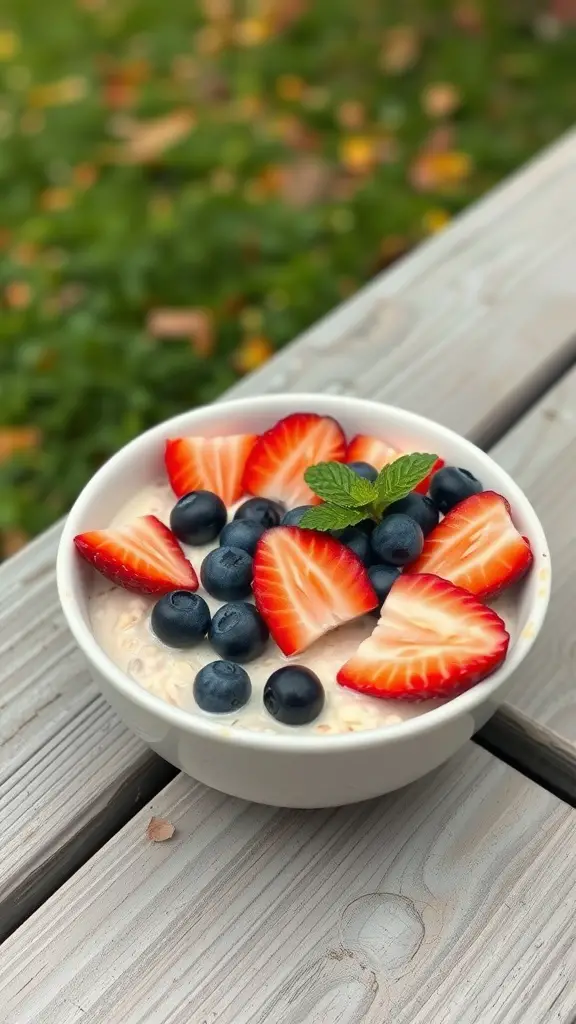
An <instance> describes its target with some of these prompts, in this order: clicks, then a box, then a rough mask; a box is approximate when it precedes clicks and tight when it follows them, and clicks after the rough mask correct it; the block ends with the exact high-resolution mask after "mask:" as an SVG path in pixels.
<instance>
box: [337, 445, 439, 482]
mask: <svg viewBox="0 0 576 1024" xmlns="http://www.w3.org/2000/svg"><path fill="white" fill-rule="evenodd" d="M410 454H411V453H410V452H408V451H400V450H399V449H397V448H392V447H391V446H390V445H389V444H387V443H386V441H381V440H380V438H378V437H368V435H367V434H356V437H353V438H352V440H351V441H350V444H349V445H348V450H347V452H346V462H367V463H368V465H369V466H374V468H375V469H377V470H378V471H380V470H381V469H382V468H383V467H384V466H387V465H388V464H389V463H390V462H394V461H395V460H396V459H399V458H400V456H401V455H410ZM443 465H444V459H436V462H435V463H434V465H433V466H432V469H431V470H430V472H429V474H428V476H427V477H425V479H424V480H421V481H420V483H419V484H418V486H417V487H415V488H414V490H415V491H418V493H419V494H428V488H429V486H430V478H431V477H432V475H433V474H434V473H436V472H438V470H439V469H442V466H443Z"/></svg>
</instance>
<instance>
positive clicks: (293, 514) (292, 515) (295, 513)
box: [280, 505, 314, 526]
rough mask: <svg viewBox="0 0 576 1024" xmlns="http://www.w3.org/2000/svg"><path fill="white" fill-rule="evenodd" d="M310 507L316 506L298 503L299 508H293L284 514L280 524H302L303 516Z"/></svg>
mask: <svg viewBox="0 0 576 1024" xmlns="http://www.w3.org/2000/svg"><path fill="white" fill-rule="evenodd" d="M310 508H314V505H298V507H297V508H291V509H290V510H289V511H288V512H285V513H284V515H283V516H282V519H281V520H280V526H300V521H301V519H302V516H303V515H304V513H305V512H307V511H308V509H310Z"/></svg>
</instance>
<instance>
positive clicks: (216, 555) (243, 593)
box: [200, 547, 252, 601]
mask: <svg viewBox="0 0 576 1024" xmlns="http://www.w3.org/2000/svg"><path fill="white" fill-rule="evenodd" d="M200 579H201V580H202V586H203V587H204V589H205V590H207V591H208V593H209V594H211V595H212V597H217V598H218V600H219V601H241V600H242V598H243V597H249V596H250V592H251V586H252V559H251V557H250V555H249V554H248V552H247V551H242V549H241V548H229V547H225V548H214V550H213V551H210V553H209V554H207V555H206V558H205V559H204V561H203V562H202V565H201V567H200Z"/></svg>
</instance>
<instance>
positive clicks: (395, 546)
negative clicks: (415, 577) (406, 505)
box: [370, 514, 424, 565]
mask: <svg viewBox="0 0 576 1024" xmlns="http://www.w3.org/2000/svg"><path fill="white" fill-rule="evenodd" d="M370 543H371V545H372V551H373V553H374V561H376V562H387V563H388V564H389V565H408V562H413V561H414V559H415V558H418V555H419V554H421V552H422V548H423V546H424V534H423V533H422V530H421V528H420V527H419V526H418V523H417V522H416V521H415V520H414V519H411V518H410V516H403V515H398V514H396V515H392V516H386V518H385V519H383V520H382V522H381V523H379V524H378V526H377V527H376V529H375V530H374V533H373V534H372V536H371V538H370Z"/></svg>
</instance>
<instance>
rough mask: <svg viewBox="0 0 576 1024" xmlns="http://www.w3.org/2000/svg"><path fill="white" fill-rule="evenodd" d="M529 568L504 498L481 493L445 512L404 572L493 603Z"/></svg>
mask: <svg viewBox="0 0 576 1024" xmlns="http://www.w3.org/2000/svg"><path fill="white" fill-rule="evenodd" d="M531 565H532V551H531V549H530V543H529V541H528V540H527V539H526V537H522V536H521V534H519V533H518V530H517V529H516V527H515V526H514V523H513V522H512V519H511V515H510V506H509V504H508V502H507V501H506V498H503V497H502V495H501V494H496V493H495V492H494V491H482V492H481V493H480V494H473V495H472V497H470V498H465V499H464V501H461V502H460V503H459V504H458V505H455V506H454V508H453V509H451V511H450V512H448V514H447V515H446V516H445V517H444V519H443V520H442V522H441V523H439V525H438V526H436V527H435V528H434V529H433V530H432V532H431V533H429V534H428V536H427V537H426V540H425V542H424V549H423V551H422V554H421V555H420V557H419V558H418V559H417V560H416V561H415V562H413V563H412V565H411V566H410V567H409V569H408V570H407V572H409V573H419V572H432V573H434V574H435V575H436V576H441V577H442V579H445V580H450V582H451V583H455V584H456V585H457V586H459V587H464V589H465V590H469V591H470V593H471V594H476V596H477V597H494V595H496V594H499V593H500V591H501V590H504V589H505V588H506V587H509V586H510V584H511V583H514V582H515V580H518V579H520V577H521V576H523V575H524V573H526V572H527V571H528V569H529V568H530V566H531Z"/></svg>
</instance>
